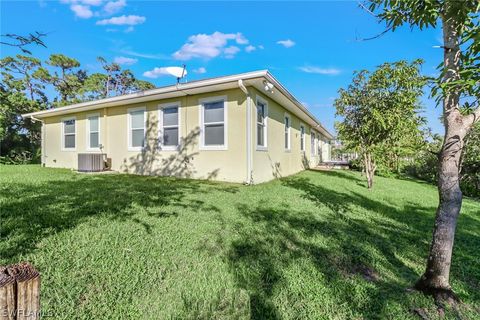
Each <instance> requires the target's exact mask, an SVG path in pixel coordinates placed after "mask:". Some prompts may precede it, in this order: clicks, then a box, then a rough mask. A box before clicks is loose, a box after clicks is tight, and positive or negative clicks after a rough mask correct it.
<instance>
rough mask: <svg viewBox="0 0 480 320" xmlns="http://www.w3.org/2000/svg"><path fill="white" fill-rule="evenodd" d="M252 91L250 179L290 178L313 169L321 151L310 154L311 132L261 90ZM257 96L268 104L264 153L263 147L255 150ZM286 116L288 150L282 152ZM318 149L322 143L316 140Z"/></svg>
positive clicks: (262, 180)
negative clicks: (303, 146)
mask: <svg viewBox="0 0 480 320" xmlns="http://www.w3.org/2000/svg"><path fill="white" fill-rule="evenodd" d="M251 91H252V93H253V94H252V102H253V104H254V108H253V109H254V112H252V123H253V128H252V137H253V139H252V140H253V148H252V149H253V150H252V152H253V170H252V179H253V181H254V183H260V182H265V181H269V180H272V179H274V178H279V177H284V176H288V175H292V174H295V173H297V172H299V171H302V170H305V169H307V168H309V167H314V166H316V165H317V164H318V163H319V161H320V158H321V157H320V153H321V152H320V151H319V150H317V151H316V152H315V153H312V150H311V140H310V139H311V136H310V134H311V132H312V130H313V129H312V128H311V127H310V126H309V125H307V124H306V123H305V122H303V121H301V120H300V119H299V118H298V117H297V116H295V115H294V114H292V113H290V112H288V111H287V110H286V109H285V108H283V107H282V106H281V105H279V104H278V103H277V102H275V101H273V100H272V99H270V98H268V97H267V96H265V95H263V94H262V93H261V92H260V91H258V90H256V89H251ZM257 96H259V97H261V98H262V99H263V100H266V101H267V103H268V119H267V131H268V139H267V148H266V150H263V149H262V148H257V136H256V134H257V133H256V130H257V126H256V103H257ZM286 114H287V115H289V116H290V119H291V129H290V150H285V142H284V128H285V124H284V118H285V115H286ZM300 125H304V127H305V151H302V150H301V146H300V144H301V142H300ZM315 134H316V135H317V136H319V133H318V132H315ZM322 139H324V140H326V138H325V137H322ZM317 140H318V139H317ZM320 146H321V142H320V140H318V141H317V143H316V148H319V147H320ZM323 149H324V150H326V149H327V148H326V147H324V148H323ZM324 152H328V151H324ZM325 156H326V154H325ZM325 159H326V157H325Z"/></svg>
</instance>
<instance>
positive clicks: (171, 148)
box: [157, 101, 182, 151]
mask: <svg viewBox="0 0 480 320" xmlns="http://www.w3.org/2000/svg"><path fill="white" fill-rule="evenodd" d="M171 107H177V108H178V109H177V110H178V111H177V112H178V118H177V128H178V141H177V145H176V146H164V145H163V144H162V142H163V141H162V140H163V109H165V108H171ZM180 107H181V103H180V101H175V102H169V103H162V104H159V105H158V122H157V123H158V148H159V149H160V150H161V151H162V150H163V151H178V150H179V149H180V141H181V134H182V132H181V129H180V123H181V115H180V114H181V112H180Z"/></svg>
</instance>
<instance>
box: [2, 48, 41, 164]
mask: <svg viewBox="0 0 480 320" xmlns="http://www.w3.org/2000/svg"><path fill="white" fill-rule="evenodd" d="M0 69H1V70H2V71H1V73H0V74H1V82H0V102H1V103H0V141H1V146H0V152H1V155H2V156H9V157H10V156H13V154H19V153H22V152H30V153H34V152H35V150H36V149H37V148H38V146H39V141H40V125H39V124H38V123H35V122H32V121H31V120H30V119H23V118H22V117H21V116H20V114H22V113H28V112H33V111H39V110H42V109H46V108H47V107H48V99H47V97H46V95H45V93H44V90H45V86H44V84H43V83H42V81H41V79H39V78H38V75H39V70H40V69H41V62H40V60H38V59H36V58H34V57H30V56H24V55H17V56H15V57H5V58H3V59H1V60H0Z"/></svg>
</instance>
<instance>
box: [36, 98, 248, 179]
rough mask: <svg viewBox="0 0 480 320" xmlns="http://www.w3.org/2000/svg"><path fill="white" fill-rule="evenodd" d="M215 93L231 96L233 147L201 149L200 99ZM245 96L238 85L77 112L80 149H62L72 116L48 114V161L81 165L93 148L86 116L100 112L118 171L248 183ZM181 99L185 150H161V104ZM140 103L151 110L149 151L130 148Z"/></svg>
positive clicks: (106, 147) (106, 148)
mask: <svg viewBox="0 0 480 320" xmlns="http://www.w3.org/2000/svg"><path fill="white" fill-rule="evenodd" d="M216 96H226V97H227V123H228V124H227V126H228V134H227V143H228V150H199V128H200V112H199V103H200V102H199V100H200V99H202V98H209V97H216ZM245 100H246V99H245V95H244V94H243V93H242V92H241V91H240V90H238V89H237V90H228V91H222V92H211V93H208V94H201V95H195V96H187V97H181V98H176V99H168V100H160V101H153V102H148V103H140V104H131V105H125V106H120V107H111V108H106V109H99V110H95V111H89V112H88V113H87V112H84V113H76V114H74V115H73V116H75V117H76V121H77V122H76V130H77V143H76V150H75V151H64V150H61V145H62V141H61V139H62V130H61V128H62V127H61V125H62V119H64V118H68V117H70V116H72V115H68V116H59V117H51V118H46V119H45V142H44V156H45V158H44V159H45V165H46V166H48V167H62V168H72V169H76V168H77V159H78V153H85V152H89V151H88V150H87V148H86V145H87V143H86V141H87V139H86V135H87V131H86V130H87V129H86V125H87V121H86V117H87V114H91V113H100V115H101V120H100V142H101V143H102V144H103V145H104V149H103V152H105V153H106V154H107V157H108V158H110V159H111V162H112V169H113V170H116V171H120V172H125V173H139V174H153V175H174V176H181V177H191V178H199V179H207V178H209V179H215V180H221V181H231V182H244V181H245V180H246V172H247V169H246V139H245V136H246V123H245V119H246V117H245V105H246V102H245ZM176 101H179V102H180V132H181V137H182V140H183V141H182V142H183V143H182V148H181V149H180V151H165V150H160V149H159V148H157V147H155V146H156V142H157V141H158V140H157V139H158V127H157V120H158V106H159V105H160V104H164V103H169V102H176ZM136 107H146V110H147V145H148V147H147V148H145V150H144V151H129V150H128V121H127V117H128V109H129V108H136ZM105 112H106V117H105V116H104V115H105Z"/></svg>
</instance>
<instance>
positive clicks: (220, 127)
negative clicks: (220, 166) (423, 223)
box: [200, 96, 228, 150]
mask: <svg viewBox="0 0 480 320" xmlns="http://www.w3.org/2000/svg"><path fill="white" fill-rule="evenodd" d="M227 115H228V113H227V97H226V96H221V97H211V98H206V99H200V149H201V150H227V149H228V139H227V133H228V123H227Z"/></svg>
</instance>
